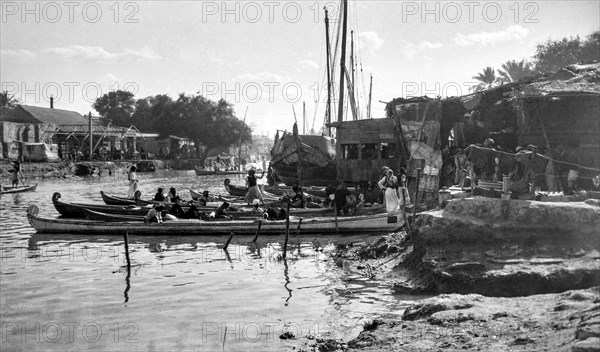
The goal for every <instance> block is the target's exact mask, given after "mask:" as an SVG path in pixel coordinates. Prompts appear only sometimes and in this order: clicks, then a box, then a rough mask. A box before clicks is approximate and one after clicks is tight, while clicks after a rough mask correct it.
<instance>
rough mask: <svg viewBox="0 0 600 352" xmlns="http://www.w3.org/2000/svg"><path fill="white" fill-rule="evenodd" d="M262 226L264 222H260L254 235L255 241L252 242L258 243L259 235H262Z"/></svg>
mask: <svg viewBox="0 0 600 352" xmlns="http://www.w3.org/2000/svg"><path fill="white" fill-rule="evenodd" d="M261 226H262V220H258V228H256V234H255V235H254V239H252V242H254V243H256V240H257V239H258V234H259V233H260V227H261Z"/></svg>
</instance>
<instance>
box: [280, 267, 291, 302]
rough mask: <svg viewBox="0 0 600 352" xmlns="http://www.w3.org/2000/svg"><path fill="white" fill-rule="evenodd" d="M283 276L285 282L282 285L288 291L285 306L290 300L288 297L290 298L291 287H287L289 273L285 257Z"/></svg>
mask: <svg viewBox="0 0 600 352" xmlns="http://www.w3.org/2000/svg"><path fill="white" fill-rule="evenodd" d="M282 260H283V277H284V278H285V284H284V285H283V287H285V289H286V290H287V291H288V297H287V298H286V299H285V305H286V306H287V305H288V304H289V302H290V299H291V298H292V289H290V288H289V287H288V285H289V284H290V275H289V273H288V271H289V268H288V263H287V258H283V259H282Z"/></svg>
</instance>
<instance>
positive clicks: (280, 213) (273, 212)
mask: <svg viewBox="0 0 600 352" xmlns="http://www.w3.org/2000/svg"><path fill="white" fill-rule="evenodd" d="M266 214H267V220H285V219H286V218H287V213H286V212H285V209H283V208H279V207H269V208H267V211H266Z"/></svg>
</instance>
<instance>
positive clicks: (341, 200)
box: [333, 182, 352, 215]
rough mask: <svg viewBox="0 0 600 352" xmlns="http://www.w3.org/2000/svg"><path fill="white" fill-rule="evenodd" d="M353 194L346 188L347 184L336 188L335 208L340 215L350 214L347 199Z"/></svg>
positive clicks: (341, 184) (343, 183)
mask: <svg viewBox="0 0 600 352" xmlns="http://www.w3.org/2000/svg"><path fill="white" fill-rule="evenodd" d="M351 194H352V193H350V191H349V190H348V187H346V183H345V182H342V183H340V185H339V186H338V187H337V188H336V190H335V193H334V197H333V206H334V207H335V208H336V209H337V212H338V214H340V215H341V214H344V213H345V214H348V208H349V206H348V199H347V198H346V197H348V196H349V195H351Z"/></svg>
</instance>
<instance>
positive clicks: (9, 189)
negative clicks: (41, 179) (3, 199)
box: [0, 183, 37, 195]
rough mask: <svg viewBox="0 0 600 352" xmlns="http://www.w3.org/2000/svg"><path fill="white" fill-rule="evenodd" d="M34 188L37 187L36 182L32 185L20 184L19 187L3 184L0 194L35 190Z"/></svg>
mask: <svg viewBox="0 0 600 352" xmlns="http://www.w3.org/2000/svg"><path fill="white" fill-rule="evenodd" d="M36 188H37V183H36V184H34V185H27V186H21V187H16V188H12V187H4V186H3V187H2V189H1V190H0V195H1V194H11V193H22V192H33V191H35V189H36Z"/></svg>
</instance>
